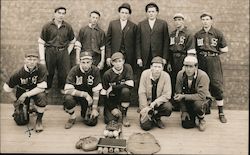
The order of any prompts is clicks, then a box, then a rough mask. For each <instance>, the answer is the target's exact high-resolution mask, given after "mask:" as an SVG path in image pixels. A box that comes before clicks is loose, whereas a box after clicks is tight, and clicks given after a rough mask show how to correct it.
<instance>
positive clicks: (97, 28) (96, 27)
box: [88, 23, 100, 31]
mask: <svg viewBox="0 0 250 155" xmlns="http://www.w3.org/2000/svg"><path fill="white" fill-rule="evenodd" d="M88 26H89V28H91V29H95V30H98V31H99V30H100V28H99V26H98V24H96V25H95V27H92V26H91V23H89V24H88Z"/></svg>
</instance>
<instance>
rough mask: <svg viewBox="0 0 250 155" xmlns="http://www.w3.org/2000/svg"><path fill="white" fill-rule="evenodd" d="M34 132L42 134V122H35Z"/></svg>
mask: <svg viewBox="0 0 250 155" xmlns="http://www.w3.org/2000/svg"><path fill="white" fill-rule="evenodd" d="M35 131H36V132H42V131H43V125H42V120H36V126H35Z"/></svg>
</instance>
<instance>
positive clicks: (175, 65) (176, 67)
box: [170, 53, 186, 110]
mask: <svg viewBox="0 0 250 155" xmlns="http://www.w3.org/2000/svg"><path fill="white" fill-rule="evenodd" d="M185 57H186V55H185V54H182V53H176V54H173V59H172V63H171V67H172V72H171V74H170V76H171V85H172V96H171V103H172V104H173V106H174V108H175V109H176V110H179V109H180V105H179V103H178V102H175V101H174V99H173V97H174V94H175V84H176V77H177V74H178V72H179V71H180V70H182V67H183V60H184V58H185Z"/></svg>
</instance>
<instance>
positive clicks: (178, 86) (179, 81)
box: [175, 72, 183, 94]
mask: <svg viewBox="0 0 250 155" xmlns="http://www.w3.org/2000/svg"><path fill="white" fill-rule="evenodd" d="M182 83H183V81H182V72H178V74H177V77H176V84H175V93H176V94H181V93H182Z"/></svg>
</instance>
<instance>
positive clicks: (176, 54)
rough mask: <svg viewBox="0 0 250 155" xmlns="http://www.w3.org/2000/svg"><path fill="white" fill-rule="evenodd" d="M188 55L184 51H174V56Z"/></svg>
mask: <svg viewBox="0 0 250 155" xmlns="http://www.w3.org/2000/svg"><path fill="white" fill-rule="evenodd" d="M182 55H183V56H186V53H183V52H173V56H175V57H180V56H182Z"/></svg>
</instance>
